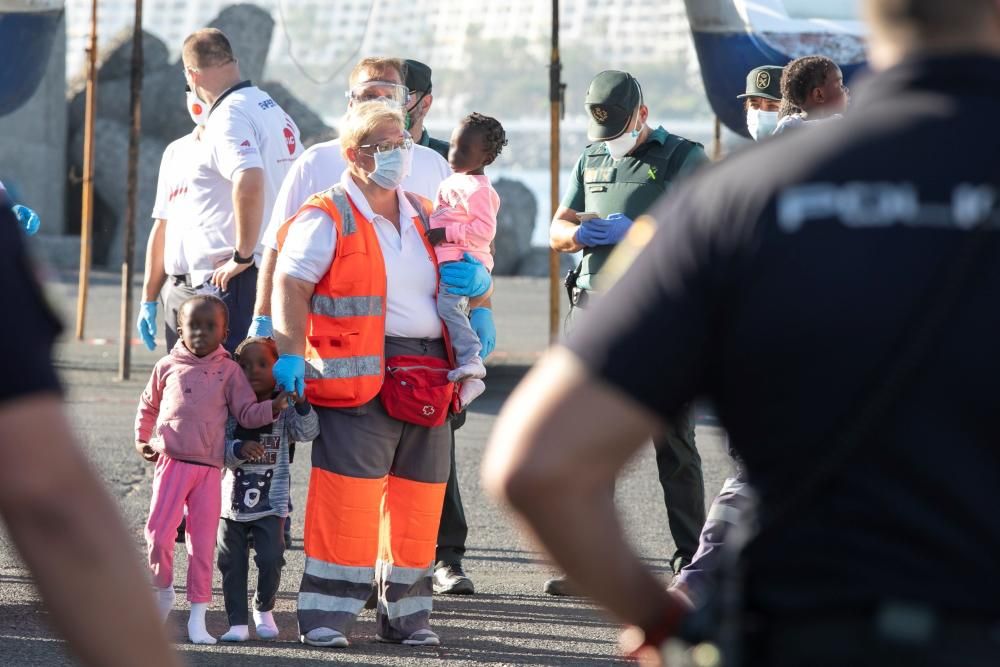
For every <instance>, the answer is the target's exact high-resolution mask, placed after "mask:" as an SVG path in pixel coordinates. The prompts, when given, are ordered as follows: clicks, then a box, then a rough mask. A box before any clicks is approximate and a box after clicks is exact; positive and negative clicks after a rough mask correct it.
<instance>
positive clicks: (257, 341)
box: [233, 336, 278, 361]
mask: <svg viewBox="0 0 1000 667" xmlns="http://www.w3.org/2000/svg"><path fill="white" fill-rule="evenodd" d="M251 345H263V346H264V347H266V348H267V349H268V351H270V353H271V354H272V355H274V358H275V359H277V358H278V344H277V343H276V342H274V339H273V338H267V337H266V336H250V337H249V338H244V339H243V340H242V341H241V342H240V344H239V345H237V346H236V351H235V352H233V357H234V358H235V359H236V361H239V360H240V355H241V354H242V353H243V351H244V350H246V349H247V348H248V347H250V346H251Z"/></svg>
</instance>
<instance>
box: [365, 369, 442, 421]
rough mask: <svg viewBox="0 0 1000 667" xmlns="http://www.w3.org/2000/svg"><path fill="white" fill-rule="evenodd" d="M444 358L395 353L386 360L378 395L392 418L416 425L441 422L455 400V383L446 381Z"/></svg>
mask: <svg viewBox="0 0 1000 667" xmlns="http://www.w3.org/2000/svg"><path fill="white" fill-rule="evenodd" d="M450 370H451V364H449V363H448V360H447V359H438V358H437V357H427V356H421V355H405V354H401V355H397V356H395V357H389V358H388V359H386V362H385V380H384V381H383V382H382V391H381V392H379V398H380V399H381V400H382V405H383V406H384V407H385V411H386V412H388V413H389V416H390V417H392V418H393V419H398V420H400V421H404V422H407V423H409V424H416V425H417V426H428V427H434V426H442V425H443V424H444V423H445V421H447V420H448V410H449V409H450V408H451V407H452V403H453V401H455V400H457V395H456V392H455V383H454V382H449V381H448V371H450Z"/></svg>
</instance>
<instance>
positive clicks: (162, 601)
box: [156, 586, 177, 621]
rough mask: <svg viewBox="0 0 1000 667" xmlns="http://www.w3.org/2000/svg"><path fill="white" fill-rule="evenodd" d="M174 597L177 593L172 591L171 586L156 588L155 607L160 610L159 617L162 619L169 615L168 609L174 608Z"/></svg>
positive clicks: (175, 597)
mask: <svg viewBox="0 0 1000 667" xmlns="http://www.w3.org/2000/svg"><path fill="white" fill-rule="evenodd" d="M176 599H177V594H176V593H174V587H173V586H170V587H169V588H157V589H156V608H157V609H159V610H160V618H161V619H163V620H164V621H165V620H167V616H169V615H170V610H171V609H173V608H174V600H176Z"/></svg>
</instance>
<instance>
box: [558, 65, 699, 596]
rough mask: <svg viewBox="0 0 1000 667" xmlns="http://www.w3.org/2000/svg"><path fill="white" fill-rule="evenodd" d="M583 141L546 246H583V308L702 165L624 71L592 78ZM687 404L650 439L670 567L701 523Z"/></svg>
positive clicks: (577, 303) (684, 557)
mask: <svg viewBox="0 0 1000 667" xmlns="http://www.w3.org/2000/svg"><path fill="white" fill-rule="evenodd" d="M586 108H587V113H588V115H589V116H590V124H589V126H588V128H587V137H588V138H589V139H590V140H591V141H593V142H594V143H592V144H590V145H589V146H587V148H586V150H584V152H583V155H581V156H580V159H579V160H578V161H577V164H576V167H574V169H573V174H572V178H571V179H570V184H569V189H568V190H567V192H566V193H565V195H564V196H563V200H562V204H561V205H560V207H559V208H558V209H557V210H556V214H555V217H554V218H553V220H552V226H551V229H550V244H551V246H552V248H553V249H555V250H558V251H560V252H577V251H579V250H582V251H583V259H582V260H581V262H580V264H579V265H578V266H577V267H576V269H575V270H574V271H572V272H571V273H570V275H569V277H568V278H567V288H568V289H569V293H570V300H571V303H572V310H571V313H570V318H571V319H572V318H574V317H576V316H577V311H579V310H585V309H586V308H588V306H589V305H590V303H591V301H592V300H593V299H594V298H595V297H596V296H597V295H598V294H600V291H601V276H600V273H601V270H602V269H603V267H604V265H605V262H607V260H608V257H609V256H610V255H611V253H612V251H613V250H614V249H615V246H616V245H617V244H618V242H619V241H621V240H622V239H623V238H624V237H625V235H626V234H627V233H628V231H629V229H630V228H631V226H632V223H633V221H634V220H636V219H637V218H639V216H641V215H642V214H643V213H645V212H646V211H647V210H648V209H649V207H650V206H651V205H652V204H653V202H655V201H656V200H657V199H659V198H660V197H662V196H663V195H664V194H666V193H667V192H669V191H670V189H671V188H672V187H673V185H674V184H675V183H677V182H678V181H680V180H682V179H683V178H684V177H685V176H687V175H688V174H690V173H691V172H692V171H694V170H695V169H697V168H698V167H699V166H701V165H703V164H705V163H707V162H708V161H709V160H708V157H707V156H706V155H705V151H704V149H703V148H702V146H701V144H698V143H695V142H693V141H688V140H687V139H684V138H683V137H679V136H677V135H675V134H671V133H669V132H667V131H666V130H665V129H664V128H663V127H662V126H661V127H656V128H652V127H650V126H649V125H647V119H648V117H649V109H648V108H647V107H646V105H645V104H644V103H643V99H642V88H641V87H640V85H639V82H638V81H637V80H636V79H635V78H634V77H633V76H632V75H631V74H629V73H628V72H619V71H615V70H607V71H604V72H601V73H600V74H598V75H597V76H596V77H594V80H593V81H591V83H590V87H589V89H588V90H587V98H586ZM688 407H689V406H685V408H684V409H683V410H679V411H678V412H677V414H676V415H675V416H674V420H673V421H672V424H671V427H670V428H669V429H668V430H667V431H666V432H665V434H664V435H663V437H660V438H657V439H655V440H654V444H655V446H656V466H657V468H658V469H659V476H660V483H661V484H662V486H663V496H664V500H665V502H666V505H667V519H668V522H669V524H670V534H671V535H672V536H673V538H674V543H675V544H676V545H677V551H676V552H675V553H674V554H673V556H672V557H671V559H670V564H671V567H672V568H673V570H674V572H679V571H680V569H681V568H682V567H683V566H684V565H686V564H687V563H689V562H691V559H692V557H693V556H694V553H695V551H696V550H697V548H698V536H699V534H700V533H701V527H702V525H703V524H704V523H705V487H704V479H703V477H702V472H701V457H700V456H699V454H698V450H697V449H696V448H695V443H694V424H693V423H692V422H691V419H690V414H689V412H690V411H689V409H688ZM545 591H546V592H547V593H550V594H552V595H568V594H572V592H573V590H572V586H571V585H570V584H569V583H568V582H567V580H566V579H564V578H556V579H552V580H550V581H548V582H546V584H545Z"/></svg>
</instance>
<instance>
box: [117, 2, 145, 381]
mask: <svg viewBox="0 0 1000 667" xmlns="http://www.w3.org/2000/svg"><path fill="white" fill-rule="evenodd" d="M130 92H131V111H130V117H131V119H132V125H131V127H130V128H129V135H128V186H127V191H126V192H127V194H126V206H125V255H124V257H123V259H122V303H121V313H122V318H121V330H120V332H119V337H118V379H119V380H127V379H128V378H129V372H130V371H131V366H132V257H133V255H134V254H135V209H136V200H137V199H138V193H137V192H136V190H137V189H138V180H139V175H138V165H139V139H140V130H141V128H142V0H135V23H134V24H133V29H132V85H131V87H130Z"/></svg>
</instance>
